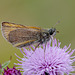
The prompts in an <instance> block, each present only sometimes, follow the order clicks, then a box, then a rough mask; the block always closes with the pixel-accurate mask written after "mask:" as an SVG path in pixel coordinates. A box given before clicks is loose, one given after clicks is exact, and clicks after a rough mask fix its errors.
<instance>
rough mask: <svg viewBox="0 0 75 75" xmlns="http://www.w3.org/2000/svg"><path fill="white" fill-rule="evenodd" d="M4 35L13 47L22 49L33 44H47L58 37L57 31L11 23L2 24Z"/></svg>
mask: <svg viewBox="0 0 75 75" xmlns="http://www.w3.org/2000/svg"><path fill="white" fill-rule="evenodd" d="M1 30H2V35H3V36H4V38H5V39H6V40H7V41H8V42H10V43H11V44H12V45H13V46H15V47H18V48H22V47H26V46H29V45H31V44H36V43H37V46H39V45H40V44H43V43H47V42H48V41H49V40H50V39H51V37H54V36H55V35H56V29H55V28H50V29H42V28H40V27H34V26H25V25H20V24H15V23H10V22H2V27H1Z"/></svg>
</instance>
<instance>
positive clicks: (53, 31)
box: [49, 28, 56, 36]
mask: <svg viewBox="0 0 75 75" xmlns="http://www.w3.org/2000/svg"><path fill="white" fill-rule="evenodd" d="M49 34H50V35H52V36H55V35H56V29H55V28H51V29H49Z"/></svg>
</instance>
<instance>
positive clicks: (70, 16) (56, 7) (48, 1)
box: [0, 0, 75, 67]
mask: <svg viewBox="0 0 75 75" xmlns="http://www.w3.org/2000/svg"><path fill="white" fill-rule="evenodd" d="M59 20H60V23H59V24H58V25H56V29H57V30H58V31H59V32H60V33H59V34H57V35H56V36H55V38H57V39H59V40H60V41H61V47H63V46H64V45H67V46H68V45H69V44H70V43H71V48H72V49H74V48H75V0H0V26H1V23H2V22H3V21H6V22H12V23H16V24H23V25H29V26H37V27H41V28H51V27H53V25H55V24H56V22H57V21H59ZM15 53H17V54H18V55H19V56H21V57H22V54H21V52H20V51H19V49H17V48H15V47H13V46H12V45H11V44H10V43H8V42H7V41H6V40H5V39H4V38H3V36H2V34H1V31H0V63H4V62H5V61H8V60H9V58H10V56H12V60H11V63H10V64H9V67H12V66H13V63H14V62H17V60H16V58H17V57H16V56H15V55H14V54H15Z"/></svg>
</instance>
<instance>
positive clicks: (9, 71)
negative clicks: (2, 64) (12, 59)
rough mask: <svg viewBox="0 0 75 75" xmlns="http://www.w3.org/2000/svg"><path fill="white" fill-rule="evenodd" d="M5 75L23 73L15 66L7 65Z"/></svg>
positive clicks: (19, 74)
mask: <svg viewBox="0 0 75 75" xmlns="http://www.w3.org/2000/svg"><path fill="white" fill-rule="evenodd" d="M3 75H21V73H20V70H17V69H16V68H15V67H13V68H9V67H7V70H6V69H4V73H3Z"/></svg>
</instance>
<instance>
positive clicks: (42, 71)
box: [15, 39, 75, 75]
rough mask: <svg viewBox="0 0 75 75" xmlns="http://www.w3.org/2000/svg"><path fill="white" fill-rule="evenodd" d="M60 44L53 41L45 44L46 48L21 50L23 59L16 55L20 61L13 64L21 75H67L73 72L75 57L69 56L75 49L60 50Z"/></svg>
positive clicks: (65, 47)
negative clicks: (19, 69) (21, 71)
mask: <svg viewBox="0 0 75 75" xmlns="http://www.w3.org/2000/svg"><path fill="white" fill-rule="evenodd" d="M60 44H61V43H60V42H59V41H58V43H57V41H56V39H54V40H53V41H52V42H48V43H47V44H46V48H45V45H43V48H42V47H41V46H39V48H36V50H35V51H33V50H32V49H31V48H30V47H29V50H27V49H26V48H23V51H22V50H21V53H22V54H23V56H24V57H23V58H20V57H19V56H17V55H16V56H17V57H18V58H20V59H21V60H18V59H17V60H18V61H19V62H20V63H15V64H16V65H19V67H18V68H22V70H23V75H64V74H67V75H69V74H71V73H70V72H73V71H75V66H72V64H73V62H74V61H75V56H71V55H72V54H73V53H74V51H75V49H74V50H72V51H71V49H69V48H70V45H69V46H68V47H67V46H64V48H60ZM32 48H34V46H33V47H32Z"/></svg>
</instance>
